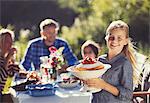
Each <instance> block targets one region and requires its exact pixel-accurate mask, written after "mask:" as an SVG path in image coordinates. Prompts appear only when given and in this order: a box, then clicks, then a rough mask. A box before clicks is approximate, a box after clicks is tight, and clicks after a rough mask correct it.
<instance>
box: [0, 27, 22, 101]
mask: <svg viewBox="0 0 150 103" xmlns="http://www.w3.org/2000/svg"><path fill="white" fill-rule="evenodd" d="M13 40H14V32H13V31H11V30H8V29H1V30H0V91H1V92H0V103H12V102H13V101H12V99H11V95H10V94H9V87H10V85H11V82H12V77H13V76H14V73H17V72H18V71H19V67H18V65H17V64H15V62H14V58H13V57H14V55H15V53H16V51H17V50H16V48H14V47H12V43H13Z"/></svg>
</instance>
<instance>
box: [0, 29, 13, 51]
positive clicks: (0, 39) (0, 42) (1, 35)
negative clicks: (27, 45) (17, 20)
mask: <svg viewBox="0 0 150 103" xmlns="http://www.w3.org/2000/svg"><path fill="white" fill-rule="evenodd" d="M7 35H10V36H11V38H12V40H14V32H13V31H11V30H9V29H1V30H0V53H1V51H2V50H3V48H5V47H3V46H4V43H5V42H6V41H5V38H6V36H7Z"/></svg>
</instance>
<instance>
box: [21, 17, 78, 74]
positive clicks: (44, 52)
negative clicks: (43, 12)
mask: <svg viewBox="0 0 150 103" xmlns="http://www.w3.org/2000/svg"><path fill="white" fill-rule="evenodd" d="M58 30H59V25H58V23H57V22H56V21H54V20H52V19H45V20H43V21H42V22H41V23H40V34H41V37H39V38H36V39H34V40H31V41H30V42H29V44H28V47H27V50H26V53H25V55H24V58H23V60H22V62H21V64H22V66H23V67H24V68H25V69H26V70H27V71H28V70H30V69H32V66H31V64H33V66H34V68H35V70H38V69H39V68H40V57H42V56H49V55H50V52H49V48H50V47H52V46H54V47H56V48H57V49H59V48H60V47H64V50H63V52H62V54H63V57H64V59H65V60H66V61H67V64H65V65H63V66H62V69H65V68H67V67H68V66H71V65H74V64H75V63H76V62H77V57H76V56H75V55H74V54H73V52H72V49H71V48H70V46H69V44H68V43H67V41H66V40H64V39H62V38H58V37H57V34H58Z"/></svg>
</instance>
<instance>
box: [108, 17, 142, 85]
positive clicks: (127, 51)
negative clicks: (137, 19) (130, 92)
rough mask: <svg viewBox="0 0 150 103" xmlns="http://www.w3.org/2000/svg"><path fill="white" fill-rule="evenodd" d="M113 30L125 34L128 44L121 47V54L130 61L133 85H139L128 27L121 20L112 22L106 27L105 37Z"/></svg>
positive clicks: (139, 78) (139, 79)
mask: <svg viewBox="0 0 150 103" xmlns="http://www.w3.org/2000/svg"><path fill="white" fill-rule="evenodd" d="M114 29H121V30H124V31H125V32H126V38H128V43H127V45H125V46H124V47H123V50H122V53H123V54H124V55H125V56H126V57H127V58H128V59H129V60H130V62H131V64H132V67H133V82H134V84H137V83H141V77H138V75H139V74H138V71H137V68H138V66H137V63H136V59H135V54H134V53H135V49H134V45H133V44H132V43H131V39H130V37H129V26H128V25H127V24H126V23H125V22H123V21H121V20H117V21H113V22H112V23H111V24H110V25H109V26H108V28H107V30H106V35H110V34H111V32H112V31H113V30H114Z"/></svg>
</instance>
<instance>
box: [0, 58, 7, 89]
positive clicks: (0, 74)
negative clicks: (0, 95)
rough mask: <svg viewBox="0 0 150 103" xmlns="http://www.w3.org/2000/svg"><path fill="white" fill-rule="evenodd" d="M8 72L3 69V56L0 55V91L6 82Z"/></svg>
mask: <svg viewBox="0 0 150 103" xmlns="http://www.w3.org/2000/svg"><path fill="white" fill-rule="evenodd" d="M7 77H8V73H7V71H6V69H5V62H4V58H3V57H0V91H1V92H2V90H3V88H4V85H5V83H6V80H7Z"/></svg>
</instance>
